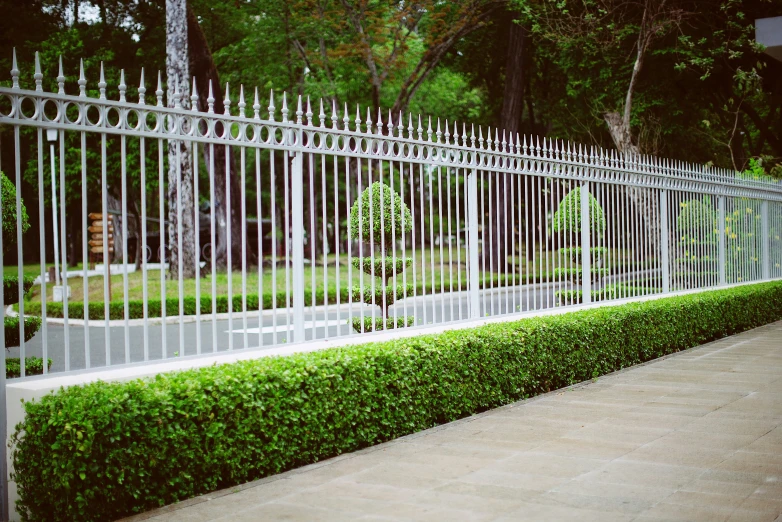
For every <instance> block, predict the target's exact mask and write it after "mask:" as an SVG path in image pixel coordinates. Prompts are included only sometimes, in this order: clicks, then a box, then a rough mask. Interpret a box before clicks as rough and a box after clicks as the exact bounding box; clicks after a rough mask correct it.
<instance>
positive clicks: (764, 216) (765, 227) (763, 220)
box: [760, 201, 771, 279]
mask: <svg viewBox="0 0 782 522" xmlns="http://www.w3.org/2000/svg"><path fill="white" fill-rule="evenodd" d="M768 221H769V220H768V201H764V202H763V203H761V206H760V226H761V228H762V232H761V241H762V242H763V248H762V251H761V255H762V256H763V258H762V259H763V279H771V249H770V248H769V239H770V238H769V222H768Z"/></svg>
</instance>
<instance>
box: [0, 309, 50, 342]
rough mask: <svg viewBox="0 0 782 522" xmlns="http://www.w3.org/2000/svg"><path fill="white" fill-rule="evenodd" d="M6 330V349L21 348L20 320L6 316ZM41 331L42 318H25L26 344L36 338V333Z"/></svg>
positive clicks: (27, 316) (28, 316) (30, 316)
mask: <svg viewBox="0 0 782 522" xmlns="http://www.w3.org/2000/svg"><path fill="white" fill-rule="evenodd" d="M3 325H4V327H5V328H4V330H5V347H6V348H12V347H14V346H19V344H21V343H20V342H19V318H18V317H11V316H6V317H5V318H4V319H3ZM40 329H41V318H40V317H38V316H35V315H26V316H24V342H27V341H29V340H30V339H32V338H33V337H35V334H36V332H38V330H40Z"/></svg>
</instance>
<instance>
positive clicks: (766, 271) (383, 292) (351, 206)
mask: <svg viewBox="0 0 782 522" xmlns="http://www.w3.org/2000/svg"><path fill="white" fill-rule="evenodd" d="M19 74H20V73H19V70H18V67H17V65H16V57H15V56H14V66H13V70H12V71H11V87H0V125H1V126H3V127H5V128H6V129H8V130H9V132H8V133H5V134H6V135H11V134H12V136H13V138H12V139H13V158H12V160H11V161H9V160H8V158H7V157H5V158H2V160H0V168H2V169H4V172H5V173H6V175H7V176H8V178H9V179H10V180H11V183H12V184H13V185H14V186H15V187H16V197H15V200H13V201H5V200H3V201H1V202H0V204H2V206H3V209H4V210H3V213H2V215H3V217H4V218H5V217H6V215H7V213H6V211H5V209H6V208H7V207H10V208H11V209H13V210H15V215H16V218H15V221H14V223H12V224H8V223H3V231H4V235H3V238H2V240H3V241H5V242H6V244H4V245H2V246H3V248H0V250H1V251H2V253H3V254H4V256H5V259H6V263H5V267H6V268H8V267H9V266H11V265H12V264H13V262H14V260H15V263H16V265H17V266H16V268H15V270H14V275H15V276H16V277H17V281H15V286H13V285H12V286H13V288H12V287H11V286H9V285H4V295H3V306H2V310H3V311H4V313H5V314H6V317H7V319H6V321H5V324H6V325H10V328H11V329H12V331H6V332H5V336H4V339H5V342H6V344H7V345H8V346H11V345H13V344H16V345H18V346H13V347H10V348H9V353H10V355H11V356H14V357H20V358H21V359H22V360H24V359H25V358H27V357H30V356H37V357H42V358H43V359H44V360H48V359H51V360H52V365H51V367H49V366H48V365H47V364H43V365H42V371H43V373H48V372H50V371H52V372H54V371H57V372H63V371H72V370H79V369H85V368H94V367H102V366H109V365H113V364H128V363H136V362H142V361H149V360H156V359H166V358H170V357H182V356H186V355H195V354H203V353H212V352H219V351H231V350H237V349H247V348H254V347H262V348H263V347H275V346H279V345H282V344H285V343H303V342H308V341H311V340H317V339H333V338H336V337H342V336H350V335H366V333H367V332H371V331H378V330H386V329H390V328H403V327H404V328H416V327H424V326H426V325H431V324H440V323H457V322H464V321H468V320H475V319H479V318H484V317H493V316H501V315H507V314H516V313H521V312H536V311H541V310H550V309H554V308H558V307H568V306H574V305H580V304H589V303H599V302H610V301H616V300H621V299H627V298H634V297H639V296H646V295H654V294H664V293H669V292H675V291H680V290H691V289H706V288H712V287H717V286H720V285H726V284H733V283H740V282H747V281H759V280H765V279H773V278H780V277H782V267H780V264H782V241H780V233H782V185H781V184H780V183H779V182H778V181H774V180H771V179H755V178H749V177H747V176H744V175H742V174H739V173H736V172H732V171H728V170H724V169H717V168H713V167H705V166H700V165H692V164H686V163H683V162H678V161H673V160H667V159H661V158H656V157H651V156H641V155H628V154H620V153H617V152H615V151H606V150H603V149H599V148H595V147H586V146H583V145H576V144H572V143H570V142H564V141H562V140H552V139H546V138H544V139H542V140H541V139H539V138H534V139H533V138H531V137H529V136H518V135H506V133H504V132H502V131H500V130H498V129H483V128H481V127H479V128H478V129H477V130H476V129H475V128H474V127H473V126H472V125H471V126H469V127H468V126H467V125H465V124H460V125H457V124H455V123H452V122H451V123H449V122H447V121H443V122H441V121H440V120H437V119H435V120H432V119H431V118H428V117H427V118H426V119H423V118H421V117H420V116H417V117H415V118H413V116H412V115H406V116H405V115H403V114H401V113H400V114H396V115H394V114H390V113H387V114H385V115H384V114H382V112H378V113H377V114H374V115H373V114H371V113H370V111H367V112H366V113H363V112H362V111H361V110H360V109H357V110H356V113H355V114H353V113H349V111H348V107H347V105H344V106H343V107H340V108H338V107H337V106H336V105H334V104H332V105H331V106H330V107H329V106H328V104H326V105H324V103H323V102H322V101H320V102H318V103H316V104H315V105H316V106H315V107H313V106H312V105H311V103H310V100H309V99H302V97H301V96H299V97H297V99H296V100H295V109H293V108H289V106H288V98H287V94H285V93H283V94H282V96H281V97H276V96H275V94H274V93H273V92H272V93H271V95H270V98H269V104H268V106H267V107H265V108H263V109H262V107H261V103H260V98H259V94H258V92H257V90H255V91H254V93H253V102H252V104H248V103H247V101H246V99H245V94H244V90H243V88H240V90H239V96H238V102H237V103H236V108H235V109H233V106H232V100H231V96H230V90H229V87H228V85H226V86H225V99H224V101H223V103H222V106H223V107H224V113H223V114H217V113H215V110H214V102H215V95H214V93H213V92H212V89H211V86H210V92H209V98H208V100H209V101H208V103H207V107H199V103H198V99H199V98H198V96H197V93H196V92H195V82H193V92H192V96H190V103H191V104H192V107H191V108H187V107H183V101H186V99H183V96H182V95H181V94H180V93H179V87H178V86H173V87H174V89H175V91H174V92H173V93H172V92H169V96H167V97H166V99H165V100H164V94H166V93H164V91H163V85H162V82H161V79H160V76H159V75H158V82H157V88H156V90H155V91H154V95H152V93H149V94H150V95H149V96H148V95H147V94H148V93H147V90H146V88H145V83H144V77H143V71H142V75H141V80H140V85H139V87H138V89H137V91H136V92H137V99H136V100H135V101H129V100H128V99H127V96H126V93H127V90H128V89H127V86H126V85H125V81H124V72H123V73H122V75H121V78H120V81H119V85H118V93H119V95H118V99H117V100H109V99H107V91H106V89H107V82H106V81H105V78H104V73H103V70H102V69H101V72H100V81H99V83H98V84H97V87H98V97H97V98H96V97H94V96H91V95H90V94H92V92H93V91H90V92H89V93H88V91H87V80H86V77H85V73H84V69H83V67H82V69H81V70H80V76H79V80H78V94H75V95H71V94H66V92H65V76H64V75H63V72H62V66H61V65H60V73H59V75H58V77H57V79H56V81H57V86H58V89H57V90H58V92H56V93H54V92H45V91H44V89H43V74H42V73H41V68H40V64H39V63H38V58H37V56H36V63H35V74H34V76H33V80H34V87H33V88H32V89H24V88H22V86H21V84H20V76H19ZM174 83H176V82H174ZM164 101H165V102H166V105H171V106H170V107H169V106H164ZM150 102H151V103H150ZM276 104H279V105H280V107H281V111H280V113H278V112H277V108H276ZM313 110H317V112H318V114H317V115H316V114H315V113H314V112H313ZM278 117H279V119H278ZM373 117H374V118H375V119H374V120H373ZM484 133H485V135H484ZM5 139H7V138H5ZM23 183H24V184H26V185H28V186H31V187H32V189H33V192H32V194H34V196H33V198H32V199H31V198H30V197H29V196H27V197H25V199H24V201H22V196H21V194H22V192H23V191H22V187H23V186H24V185H23ZM4 194H5V191H4ZM25 208H26V212H27V214H28V217H26V218H22V217H21V216H23V214H24V209H25ZM27 219H29V221H30V222H33V223H35V224H36V227H37V230H36V231H35V232H27V231H26V230H25V227H26V226H27ZM14 227H15V228H14ZM7 229H9V230H14V233H12V234H7V235H6V234H5V231H6V230H7ZM36 233H37V236H38V238H37V241H31V240H30V239H29V238H28V236H34V235H35V234H36ZM26 238H27V239H26ZM110 249H113V257H114V260H115V262H114V263H113V264H112V263H111V262H108V263H107V262H103V259H102V257H103V255H104V253H105V251H108V250H110ZM109 257H111V254H109ZM9 260H10V261H11V262H9ZM52 263H54V265H55V268H54V270H50V269H49V267H50V265H51V264H52ZM94 263H96V264H95V266H94V267H91V265H92V264H94ZM136 265H138V269H137V268H136ZM5 273H6V276H8V275H9V274H10V272H9V271H6V272H5ZM50 276H51V277H50ZM25 277H28V278H31V277H37V279H36V282H35V283H34V284H32V287H31V288H29V289H28V286H29V285H28V284H26V283H25ZM9 294H10V295H9ZM14 296H16V298H14ZM19 296H23V297H21V298H20V297H19ZM55 298H56V300H55ZM36 318H40V319H41V320H40V325H39V323H38V320H37V319H36ZM8 319H10V320H11V321H10V322H9V320H8ZM107 319H109V320H108V321H107ZM15 320H18V322H14V321H15ZM368 339H369V338H368ZM19 373H20V376H21V377H25V376H26V375H27V369H26V365H25V364H21V365H20V371H19Z"/></svg>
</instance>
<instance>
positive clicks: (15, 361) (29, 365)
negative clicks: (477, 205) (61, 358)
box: [5, 357, 52, 379]
mask: <svg viewBox="0 0 782 522" xmlns="http://www.w3.org/2000/svg"><path fill="white" fill-rule="evenodd" d="M48 361H49V368H51V367H52V360H51V359H48ZM24 364H25V369H24V371H25V375H41V374H42V373H43V359H41V358H40V357H27V358H26V359H25V360H24ZM20 375H21V372H20V367H19V357H9V358H7V359H6V360H5V377H6V378H7V379H13V378H16V377H19V376H20Z"/></svg>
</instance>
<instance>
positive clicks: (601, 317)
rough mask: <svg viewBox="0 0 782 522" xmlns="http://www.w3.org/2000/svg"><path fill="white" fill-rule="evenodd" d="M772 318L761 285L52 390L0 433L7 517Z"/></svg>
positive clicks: (469, 402)
mask: <svg viewBox="0 0 782 522" xmlns="http://www.w3.org/2000/svg"><path fill="white" fill-rule="evenodd" d="M779 319H782V283H780V282H773V283H763V284H757V285H751V286H749V285H748V286H743V287H739V288H732V289H726V290H717V291H709V292H702V293H698V294H691V295H686V296H680V297H671V298H666V299H659V300H653V301H647V302H642V303H631V304H625V305H621V306H614V307H604V308H598V309H592V310H586V311H581V312H576V313H571V314H563V315H557V316H547V317H538V318H530V319H524V320H520V321H514V322H508V323H498V324H491V325H486V326H482V327H478V328H472V329H465V330H458V331H449V332H444V333H441V334H437V335H422V336H418V337H411V338H405V339H398V340H394V341H388V342H384V343H374V344H365V345H359V346H348V347H342V348H334V349H329V350H323V351H318V352H310V353H303V354H296V355H291V356H287V357H263V358H259V359H255V360H249V361H241V362H237V363H231V364H223V365H215V366H209V367H205V368H200V369H196V370H188V371H182V372H173V373H167V374H161V375H158V376H156V377H155V378H153V379H149V380H135V381H131V382H102V381H100V382H94V383H90V384H87V385H84V386H73V387H69V388H65V389H60V390H58V391H57V392H54V393H52V394H50V395H47V396H45V397H43V398H41V399H40V400H38V401H31V402H27V403H25V405H24V407H25V412H26V415H25V418H24V420H23V421H22V422H21V423H19V424H18V425H17V426H16V429H15V431H14V433H13V435H12V438H11V447H12V459H13V469H14V472H13V480H15V481H16V484H17V487H18V493H19V501H18V504H17V506H18V511H19V512H20V513H21V515H22V517H23V520H26V521H47V522H58V521H71V520H80V521H84V522H89V521H104V520H116V519H118V518H121V517H123V516H126V515H130V514H132V513H138V512H141V511H145V510H148V509H150V508H154V507H158V506H161V505H165V504H170V503H173V502H177V501H181V500H184V499H187V498H191V497H194V496H196V495H200V494H204V493H207V492H209V491H214V490H216V489H220V488H226V487H230V486H233V485H236V484H241V483H244V482H247V481H250V480H255V479H258V478H261V477H264V476H268V475H272V474H275V473H279V472H281V471H285V470H287V469H291V468H294V467H297V466H302V465H305V464H308V463H312V462H317V461H319V460H322V459H326V458H329V457H332V456H335V455H339V454H341V453H345V452H349V451H355V450H357V449H360V448H364V447H367V446H371V445H373V444H378V443H380V442H383V441H387V440H390V439H393V438H396V437H400V436H402V435H406V434H409V433H413V432H416V431H420V430H423V429H427V428H430V427H432V426H436V425H438V424H442V423H445V422H449V421H453V420H456V419H459V418H462V417H465V416H467V415H470V414H471V413H474V412H479V411H484V410H486V409H489V408H494V407H497V406H500V405H503V404H508V403H511V402H514V401H517V400H519V399H522V398H526V397H531V396H533V395H536V394H539V393H544V392H548V391H550V390H554V389H558V388H561V387H563V386H568V385H570V384H574V383H578V382H582V381H585V380H588V379H591V378H594V377H595V376H599V375H604V374H606V373H609V372H612V371H615V370H618V369H621V368H626V367H628V366H631V365H634V364H638V363H641V362H644V361H648V360H651V359H654V358H657V357H660V356H663V355H666V354H669V353H673V352H677V351H679V350H684V349H687V348H690V347H693V346H697V345H700V344H702V343H705V342H709V341H713V340H715V339H719V338H721V337H724V336H727V335H731V334H735V333H738V332H742V331H744V330H747V329H750V328H754V327H757V326H760V325H763V324H768V323H770V322H773V321H777V320H779Z"/></svg>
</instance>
